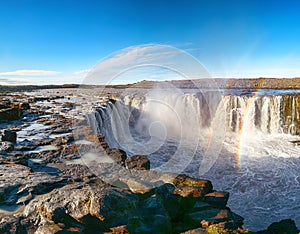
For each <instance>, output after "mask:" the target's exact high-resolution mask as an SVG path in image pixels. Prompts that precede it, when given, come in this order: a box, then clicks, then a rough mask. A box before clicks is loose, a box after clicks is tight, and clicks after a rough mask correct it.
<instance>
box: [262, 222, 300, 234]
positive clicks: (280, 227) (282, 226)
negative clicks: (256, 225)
mask: <svg viewBox="0 0 300 234" xmlns="http://www.w3.org/2000/svg"><path fill="white" fill-rule="evenodd" d="M299 232H300V230H299V229H298V228H297V227H296V224H295V221H294V220H291V219H284V220H281V221H279V222H274V223H272V224H271V225H270V226H269V227H268V228H267V230H265V231H259V232H257V234H283V233H286V234H298V233H299Z"/></svg>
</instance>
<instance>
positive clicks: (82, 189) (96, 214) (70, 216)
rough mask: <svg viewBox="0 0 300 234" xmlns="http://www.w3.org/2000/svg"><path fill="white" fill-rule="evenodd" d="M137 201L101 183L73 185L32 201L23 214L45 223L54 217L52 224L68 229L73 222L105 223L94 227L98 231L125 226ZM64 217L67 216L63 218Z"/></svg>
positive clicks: (130, 195)
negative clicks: (108, 227)
mask: <svg viewBox="0 0 300 234" xmlns="http://www.w3.org/2000/svg"><path fill="white" fill-rule="evenodd" d="M137 202H138V197H137V196H136V195H134V194H130V193H127V192H122V190H119V189H116V188H112V187H110V186H109V185H107V184H105V183H103V182H99V181H98V183H95V184H93V183H90V184H85V183H74V184H69V185H66V186H64V187H62V188H60V189H55V190H53V191H51V192H50V193H48V194H45V195H42V196H39V197H38V198H36V199H33V200H32V201H31V202H30V203H29V204H28V205H27V206H26V207H25V210H24V215H25V217H31V219H33V220H39V219H40V218H41V219H42V220H44V221H46V222H49V221H51V220H53V217H54V219H55V220H53V221H55V222H62V223H64V225H69V226H74V224H76V222H75V220H76V221H81V223H85V225H87V226H89V225H91V223H95V222H96V220H98V223H99V224H101V223H103V221H105V224H104V223H103V225H100V226H98V228H99V229H100V228H101V226H102V227H103V226H110V227H115V226H120V225H124V224H127V220H128V217H129V215H130V214H131V212H132V210H133V209H134V208H135V207H136V204H137ZM65 214H67V216H64V215H65ZM63 216H64V218H63ZM93 219H96V220H93ZM68 223H69V224H68ZM100 230H101V229H100Z"/></svg>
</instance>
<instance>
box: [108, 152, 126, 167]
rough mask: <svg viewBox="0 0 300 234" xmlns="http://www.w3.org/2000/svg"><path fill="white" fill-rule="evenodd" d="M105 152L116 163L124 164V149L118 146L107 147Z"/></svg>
mask: <svg viewBox="0 0 300 234" xmlns="http://www.w3.org/2000/svg"><path fill="white" fill-rule="evenodd" d="M106 152H107V154H108V156H109V157H111V158H112V159H113V160H114V161H115V162H116V163H118V164H121V165H125V160H126V158H127V155H126V152H125V151H124V150H121V149H118V148H109V149H107V151H106Z"/></svg>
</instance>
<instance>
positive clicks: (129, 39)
mask: <svg viewBox="0 0 300 234" xmlns="http://www.w3.org/2000/svg"><path fill="white" fill-rule="evenodd" d="M0 12H1V14H0V84H29V83H31V84H32V83H36V84H48V83H80V82H81V81H82V79H83V77H84V76H85V74H86V72H87V71H88V70H89V69H91V68H92V67H94V66H95V65H96V64H97V63H98V62H99V61H101V60H102V59H103V58H105V57H107V56H108V55H110V54H112V53H115V52H117V51H119V50H121V49H124V48H126V47H129V46H135V45H140V44H149V43H151V44H152V43H154V44H166V45H171V46H174V47H177V48H179V49H183V50H185V51H187V52H188V53H190V54H192V55H193V56H195V57H196V58H197V59H198V60H199V61H200V62H201V63H202V64H203V65H204V66H205V67H206V68H207V69H208V71H209V72H210V74H211V75H212V76H213V77H259V76H265V77H295V76H300V14H299V12H300V3H298V1H276V0H273V1H268V0H252V1H250V0H249V1H246V0H245V1H243V0H236V1H235V0H233V1H230V0H228V1H220V0H219V1H217V0H186V1H183V0H182V1H178V0H172V1H171V0H165V1H161V0H152V1H150V0H149V1H146V0H87V1H83V0H51V1H48V0H19V1H17V0H0Z"/></svg>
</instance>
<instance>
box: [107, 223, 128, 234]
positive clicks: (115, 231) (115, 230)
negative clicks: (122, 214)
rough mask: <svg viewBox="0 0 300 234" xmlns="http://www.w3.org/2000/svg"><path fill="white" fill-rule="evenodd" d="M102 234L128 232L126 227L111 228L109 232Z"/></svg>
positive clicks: (126, 233)
mask: <svg viewBox="0 0 300 234" xmlns="http://www.w3.org/2000/svg"><path fill="white" fill-rule="evenodd" d="M104 234H130V232H129V231H128V230H127V229H126V226H125V225H124V226H120V227H113V228H110V231H108V232H104Z"/></svg>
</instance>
